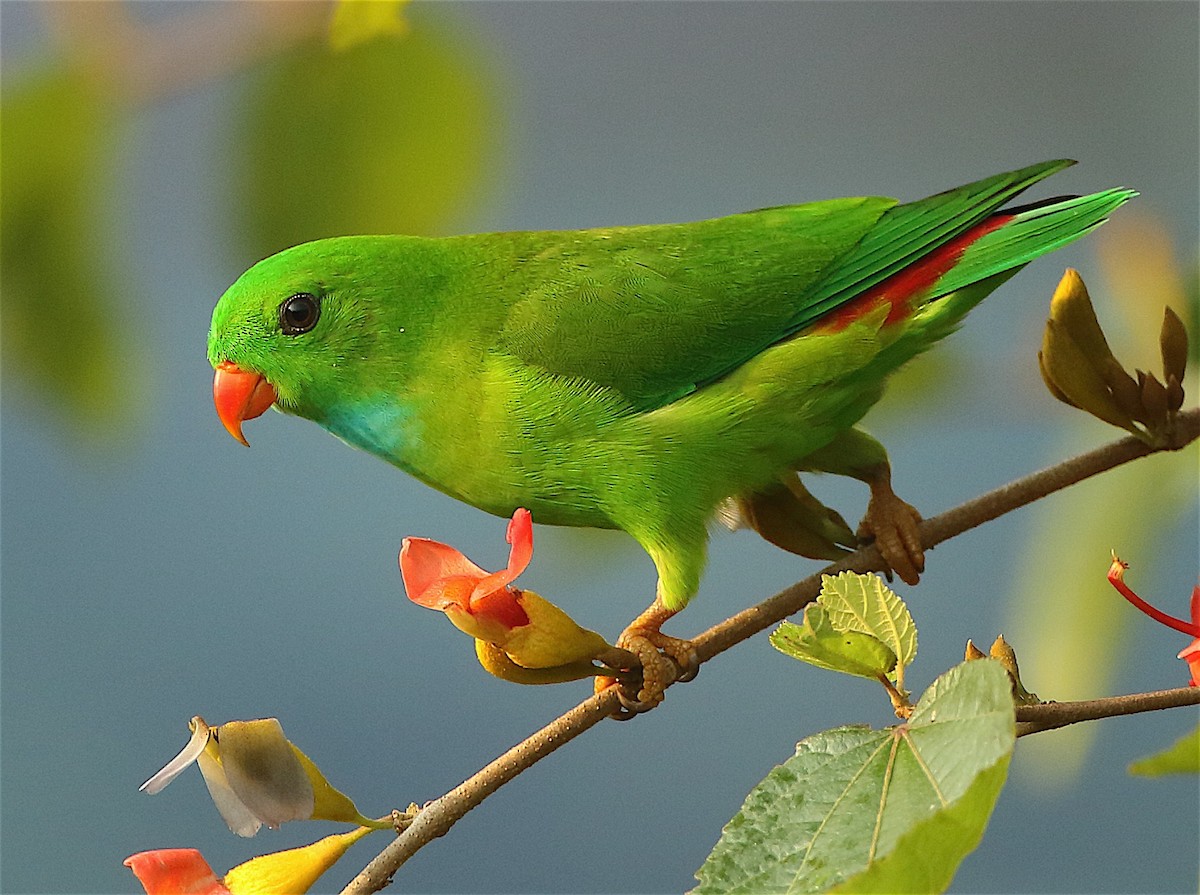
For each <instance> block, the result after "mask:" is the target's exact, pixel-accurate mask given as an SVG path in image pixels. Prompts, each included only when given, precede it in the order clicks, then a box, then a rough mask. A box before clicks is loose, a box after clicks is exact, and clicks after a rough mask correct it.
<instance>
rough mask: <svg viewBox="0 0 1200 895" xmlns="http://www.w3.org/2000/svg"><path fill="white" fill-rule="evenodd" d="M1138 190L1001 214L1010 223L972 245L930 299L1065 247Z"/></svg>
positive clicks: (1108, 192)
mask: <svg viewBox="0 0 1200 895" xmlns="http://www.w3.org/2000/svg"><path fill="white" fill-rule="evenodd" d="M1136 195H1137V193H1136V192H1135V191H1134V190H1128V189H1111V190H1104V191H1103V192H1100V193H1092V194H1091V195H1089V196H1070V197H1066V198H1060V199H1058V200H1055V201H1052V202H1038V203H1036V204H1033V205H1026V206H1022V207H1021V208H1013V209H1009V210H1006V211H1003V212H1001V214H1002V215H1004V216H1005V217H1006V218H1008V220H1006V221H1005V223H1004V225H1003V226H1001V227H997V228H996V229H994V230H992V231H990V232H988V233H985V234H984V235H983V236H981V237H980V238H979V239H977V240H975V241H974V242H973V243H971V244H970V245H969V246H967V248H966V250H965V251H964V252H963V254H962V257H961V258H960V259H959V261H958V263H957V264H955V266H954V267H953V268H951V269H950V270H949V271H947V272H946V274H945V276H943V277H942V278H941V279H940V280H939V281H938V283H937V287H936V289H935V291H934V292H933V293H932V294H930V295H929V298H930V299H932V298H937V297H939V296H942V295H947V294H949V293H951V292H955V291H957V290H959V289H962V288H963V287H965V286H969V285H971V284H972V283H976V282H978V281H980V280H983V279H986V278H988V277H991V276H995V275H996V274H1000V273H1004V272H1005V271H1008V270H1012V269H1013V268H1016V267H1020V266H1022V265H1024V264H1028V263H1029V262H1030V261H1032V260H1033V259H1034V258H1037V257H1039V256H1041V255H1044V254H1046V253H1048V252H1053V251H1054V250H1056V249H1060V248H1062V247H1063V246H1065V245H1066V244H1068V243H1070V242H1074V241H1075V240H1076V239H1078V238H1079V237H1081V236H1083V235H1084V234H1086V233H1090V232H1091V231H1092V230H1095V229H1096V228H1097V227H1099V226H1100V225H1101V224H1103V223H1104V222H1105V221H1106V220H1107V219H1108V216H1109V215H1110V214H1111V213H1112V212H1113V211H1114V210H1115V209H1116V208H1118V207H1119V206H1121V205H1123V204H1124V203H1125V202H1128V201H1129V200H1130V199H1132V198H1133V197H1134V196H1136Z"/></svg>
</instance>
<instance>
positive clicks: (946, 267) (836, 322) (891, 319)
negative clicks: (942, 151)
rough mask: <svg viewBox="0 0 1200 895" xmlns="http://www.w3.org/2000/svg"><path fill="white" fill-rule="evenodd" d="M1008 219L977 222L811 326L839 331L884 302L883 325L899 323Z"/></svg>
mask: <svg viewBox="0 0 1200 895" xmlns="http://www.w3.org/2000/svg"><path fill="white" fill-rule="evenodd" d="M1010 220H1012V215H1011V214H994V215H992V216H991V217H989V218H987V219H986V220H983V221H980V222H979V223H978V224H976V225H975V226H974V227H971V228H970V229H969V230H966V231H964V232H962V233H960V234H958V236H956V237H954V238H953V239H951V240H950V241H949V242H944V243H942V244H941V245H940V246H938V247H937V248H936V249H934V250H933V251H932V252H930V253H929V254H928V255H925V256H924V257H923V258H920V259H918V260H917V261H915V262H914V263H912V264H910V265H909V266H908V267H906V268H904V269H903V270H899V271H897V272H896V273H894V274H892V275H891V276H890V277H888V278H887V279H886V280H883V281H882V282H880V283H876V284H875V285H874V286H872V287H871V288H870V289H868V290H867V291H866V292H864V293H863V294H862V295H859V296H858V297H857V298H853V299H851V300H850V301H848V302H846V303H845V304H844V305H841V306H840V307H838V308H835V309H834V310H832V311H830V312H829V313H828V314H826V315H825V316H824V317H823V318H822V319H821V320H820V321H819V322H818V323H817V324H816V325H815V326H814V327H813V328H814V330H815V331H817V332H826V333H830V332H834V333H836V332H841V331H842V330H843V329H845V328H846V327H847V326H849V325H850V324H851V323H853V322H854V321H855V320H859V319H860V318H862V317H865V316H866V315H868V314H870V313H871V312H872V311H874V310H875V309H876V308H880V307H884V306H885V305H886V306H887V307H889V309H890V310H889V311H888V315H887V319H886V320H885V321H884V325H885V326H886V325H890V324H892V323H898V322H899V321H901V320H903V319H905V318H906V317H908V316H909V315H910V314H911V313H912V312H913V309H914V308H916V307H917V305H918V304H919V302H918V299H920V298H921V297H922V296H923V295H924V294H925V293H926V292H927V291H928V290H929V289H930V288H931V287H933V286H934V285H935V284H936V283H937V281H938V280H940V279H941V278H942V277H943V276H945V275H946V273H947V272H948V271H950V270H951V269H953V267H954V266H955V265H956V264H958V261H959V259H960V258H961V257H962V255H963V252H965V251H966V250H967V247H968V246H969V245H971V243H973V242H975V240H977V239H979V238H981V237H983V236H986V235H987V234H988V233H991V232H992V231H993V230H997V229H999V228H1000V227H1002V226H1003V225H1004V224H1006V223H1008V221H1010Z"/></svg>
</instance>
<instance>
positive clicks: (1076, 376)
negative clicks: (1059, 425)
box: [1042, 317, 1138, 433]
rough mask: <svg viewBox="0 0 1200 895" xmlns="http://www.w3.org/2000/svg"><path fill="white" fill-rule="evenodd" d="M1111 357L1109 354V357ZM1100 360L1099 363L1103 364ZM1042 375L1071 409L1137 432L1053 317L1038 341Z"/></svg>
mask: <svg viewBox="0 0 1200 895" xmlns="http://www.w3.org/2000/svg"><path fill="white" fill-rule="evenodd" d="M1109 356H1111V355H1109ZM1103 360H1104V359H1103V358H1101V359H1100V362H1101V363H1103ZM1042 363H1043V365H1044V369H1045V375H1046V376H1047V377H1048V378H1049V379H1050V380H1051V381H1052V382H1053V383H1054V385H1055V386H1057V388H1058V390H1059V391H1061V392H1062V393H1063V394H1065V395H1066V396H1067V397H1068V398H1069V399H1070V401H1071V403H1073V404H1075V406H1077V407H1080V408H1082V409H1083V410H1086V411H1087V412H1088V413H1090V414H1092V416H1095V417H1098V418H1099V419H1102V420H1104V421H1105V422H1106V423H1110V424H1111V425H1114V426H1119V427H1120V428H1122V429H1127V430H1128V431H1130V432H1134V433H1137V432H1138V429H1137V427H1136V426H1135V425H1134V422H1133V418H1132V417H1131V416H1130V415H1129V414H1128V413H1126V412H1125V411H1123V410H1122V409H1121V408H1120V407H1118V406H1117V403H1116V401H1115V400H1113V396H1112V394H1111V393H1110V392H1109V390H1108V386H1107V385H1106V384H1105V382H1104V379H1103V378H1102V377H1101V375H1100V373H1099V371H1098V369H1097V367H1095V366H1093V365H1092V359H1091V358H1090V357H1089V356H1088V355H1086V354H1085V353H1084V352H1083V350H1082V349H1081V348H1080V347H1079V345H1078V344H1077V343H1076V342H1075V340H1074V339H1073V338H1072V336H1071V335H1070V334H1069V333H1068V332H1067V331H1066V329H1065V328H1064V327H1063V326H1062V325H1061V324H1060V323H1059V322H1058V321H1056V320H1055V319H1054V318H1053V317H1051V318H1050V319H1049V320H1047V321H1046V329H1045V332H1044V333H1043V338H1042Z"/></svg>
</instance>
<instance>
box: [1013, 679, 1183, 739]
mask: <svg viewBox="0 0 1200 895" xmlns="http://www.w3.org/2000/svg"><path fill="white" fill-rule="evenodd" d="M1185 705H1200V687H1180V688H1179V689H1177V690H1155V691H1154V692H1153V693H1130V694H1129V695H1128V696H1108V697H1105V698H1104V699H1087V700H1083V701H1081V702H1044V703H1042V704H1041V705H1024V706H1018V707H1017V736H1019V737H1023V736H1025V735H1026V734H1030V733H1040V732H1041V731H1043V730H1055V729H1056V728H1059V727H1066V726H1067V725H1068V724H1078V723H1079V722H1080V721H1096V720H1099V719H1100V718H1114V717H1116V716H1117V715H1136V714H1138V713H1140V712H1156V711H1159V710H1160V709H1174V708H1179V707H1180V706H1185Z"/></svg>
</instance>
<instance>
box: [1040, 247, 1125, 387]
mask: <svg viewBox="0 0 1200 895" xmlns="http://www.w3.org/2000/svg"><path fill="white" fill-rule="evenodd" d="M1050 318H1051V319H1052V320H1055V321H1057V322H1059V323H1060V324H1061V325H1062V326H1063V328H1064V329H1066V331H1067V332H1069V333H1070V334H1071V339H1072V340H1073V341H1074V342H1075V344H1076V345H1078V346H1079V348H1080V350H1081V351H1082V352H1083V353H1084V355H1085V356H1086V357H1087V358H1088V359H1089V360H1091V361H1092V363H1093V364H1095V365H1096V366H1097V367H1099V366H1100V365H1101V364H1102V363H1103V358H1105V357H1112V356H1113V353H1112V350H1111V349H1110V348H1109V347H1108V340H1107V339H1105V338H1104V330H1102V329H1101V328H1100V321H1099V320H1097V319H1096V309H1095V308H1094V307H1093V306H1092V299H1091V296H1089V295H1088V291H1087V286H1085V285H1084V283H1083V278H1082V277H1081V276H1079V272H1078V271H1076V270H1074V269H1072V268H1070V267H1068V268H1067V270H1066V272H1065V273H1063V275H1062V279H1061V280H1059V281H1058V287H1057V288H1056V289H1055V290H1054V297H1053V298H1051V299H1050Z"/></svg>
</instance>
